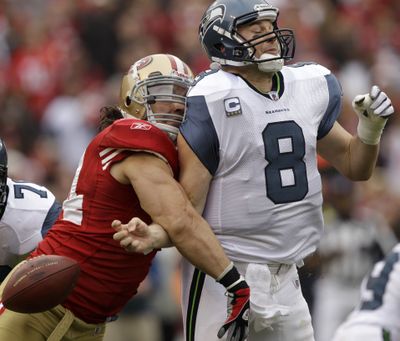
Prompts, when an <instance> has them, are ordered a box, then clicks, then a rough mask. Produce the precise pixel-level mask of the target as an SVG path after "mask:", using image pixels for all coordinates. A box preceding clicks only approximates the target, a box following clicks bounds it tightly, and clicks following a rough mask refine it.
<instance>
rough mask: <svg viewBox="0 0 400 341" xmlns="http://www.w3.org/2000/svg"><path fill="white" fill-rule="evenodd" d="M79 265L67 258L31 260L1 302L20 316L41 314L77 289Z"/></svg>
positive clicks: (17, 272)
mask: <svg viewBox="0 0 400 341" xmlns="http://www.w3.org/2000/svg"><path fill="white" fill-rule="evenodd" d="M79 272H80V267H79V264H78V263H77V262H76V261H75V260H73V259H71V258H69V257H65V256H57V255H43V256H38V257H34V258H31V259H29V260H28V261H26V262H25V263H23V264H22V265H20V266H19V267H18V269H16V270H15V271H14V273H13V274H12V275H11V277H10V279H9V280H8V281H7V283H6V286H5V287H4V291H3V294H2V298H1V302H2V303H3V305H4V307H5V308H7V309H10V310H12V311H15V312H18V313H29V314H31V313H39V312H42V311H45V310H48V309H51V308H53V307H55V306H56V305H58V304H60V303H62V302H63V301H64V300H65V299H66V298H67V296H68V295H69V294H70V293H71V291H72V289H73V288H74V286H75V284H76V282H77V280H78V277H79Z"/></svg>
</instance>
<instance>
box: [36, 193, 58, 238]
mask: <svg viewBox="0 0 400 341" xmlns="http://www.w3.org/2000/svg"><path fill="white" fill-rule="evenodd" d="M61 209H62V208H61V205H60V203H59V202H58V201H57V200H54V202H53V205H51V207H50V208H49V211H48V212H47V215H46V218H45V219H44V222H43V225H42V229H41V234H42V237H43V238H44V236H45V235H46V234H47V232H48V231H49V230H50V228H51V227H52V226H53V224H54V222H55V221H56V220H57V218H58V216H59V214H60V212H61Z"/></svg>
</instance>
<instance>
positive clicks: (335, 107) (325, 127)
mask: <svg viewBox="0 0 400 341" xmlns="http://www.w3.org/2000/svg"><path fill="white" fill-rule="evenodd" d="M325 79H326V82H327V86H328V92H329V102H328V107H327V108H326V111H325V114H324V116H323V118H322V120H321V122H320V124H319V127H318V136H317V138H318V140H319V139H321V138H323V137H324V136H325V135H327V134H328V133H329V131H330V130H331V129H332V127H333V125H334V123H335V122H336V120H337V118H338V117H339V115H340V112H341V110H342V88H341V86H340V84H339V81H338V80H337V79H336V77H335V76H334V75H332V74H328V75H325Z"/></svg>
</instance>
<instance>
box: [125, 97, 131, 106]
mask: <svg viewBox="0 0 400 341" xmlns="http://www.w3.org/2000/svg"><path fill="white" fill-rule="evenodd" d="M131 103H132V100H131V99H130V97H129V96H126V97H125V104H126V106H130V105H131Z"/></svg>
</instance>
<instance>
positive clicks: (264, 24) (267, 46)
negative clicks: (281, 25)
mask: <svg viewBox="0 0 400 341" xmlns="http://www.w3.org/2000/svg"><path fill="white" fill-rule="evenodd" d="M273 30H274V26H273V24H272V23H271V22H270V21H268V20H259V21H256V22H252V23H250V24H247V25H242V26H239V27H238V33H239V34H240V35H241V36H242V37H243V38H244V39H245V40H252V44H257V43H258V42H261V40H262V39H265V34H267V33H271V32H273ZM257 37H263V38H260V40H259V41H258V40H257V39H256V38H257ZM253 39H255V40H254V41H253ZM255 49H256V57H257V58H259V57H260V56H261V55H262V54H264V53H269V54H272V55H278V54H279V53H280V52H279V43H278V40H277V39H276V36H275V34H271V39H269V40H267V41H265V42H264V43H261V44H259V45H257V46H255Z"/></svg>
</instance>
